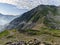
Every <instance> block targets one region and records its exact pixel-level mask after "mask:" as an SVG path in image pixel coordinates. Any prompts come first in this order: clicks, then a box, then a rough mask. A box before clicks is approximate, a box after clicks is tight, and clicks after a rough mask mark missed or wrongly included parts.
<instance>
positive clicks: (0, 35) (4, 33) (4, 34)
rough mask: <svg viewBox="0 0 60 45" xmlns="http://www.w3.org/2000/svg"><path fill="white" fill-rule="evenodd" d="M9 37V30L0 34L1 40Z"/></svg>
mask: <svg viewBox="0 0 60 45" xmlns="http://www.w3.org/2000/svg"><path fill="white" fill-rule="evenodd" d="M7 35H9V31H8V30H5V31H3V32H1V33H0V38H2V37H4V36H7Z"/></svg>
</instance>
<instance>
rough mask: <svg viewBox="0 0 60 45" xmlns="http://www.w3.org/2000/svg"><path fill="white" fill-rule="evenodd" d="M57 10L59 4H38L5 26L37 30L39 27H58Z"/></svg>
mask: <svg viewBox="0 0 60 45" xmlns="http://www.w3.org/2000/svg"><path fill="white" fill-rule="evenodd" d="M59 10H60V7H59V6H54V5H39V6H37V7H36V8H34V9H32V10H30V11H28V12H26V13H24V14H22V15H21V16H20V17H18V18H16V19H14V20H13V21H11V22H10V23H9V25H8V27H7V28H8V29H14V28H16V29H22V30H23V29H37V30H39V29H40V28H41V27H48V28H53V29H60V20H59V19H60V17H59V16H60V14H59V13H58V12H59ZM58 20H59V21H58Z"/></svg>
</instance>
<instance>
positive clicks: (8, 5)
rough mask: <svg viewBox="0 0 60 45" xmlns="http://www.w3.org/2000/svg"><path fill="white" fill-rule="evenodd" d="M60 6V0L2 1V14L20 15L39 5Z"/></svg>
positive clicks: (0, 4)
mask: <svg viewBox="0 0 60 45" xmlns="http://www.w3.org/2000/svg"><path fill="white" fill-rule="evenodd" d="M40 4H44V5H56V6H59V5H60V0H0V13H2V14H7V15H14V16H16V15H20V14H23V13H24V12H26V11H28V10H31V9H32V8H35V7H36V6H37V5H40Z"/></svg>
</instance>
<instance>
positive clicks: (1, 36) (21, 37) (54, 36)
mask: <svg viewBox="0 0 60 45" xmlns="http://www.w3.org/2000/svg"><path fill="white" fill-rule="evenodd" d="M42 30H43V31H42ZM33 39H38V40H39V41H41V42H46V43H49V44H52V45H53V44H55V43H56V44H59V45H60V30H54V29H48V28H41V29H40V30H32V29H28V30H26V31H24V32H23V33H22V32H19V31H18V30H16V29H13V30H5V31H3V32H1V33H0V45H5V44H6V43H7V42H13V43H14V42H18V41H26V42H28V41H29V40H33ZM3 40H4V41H3ZM52 41H53V42H52Z"/></svg>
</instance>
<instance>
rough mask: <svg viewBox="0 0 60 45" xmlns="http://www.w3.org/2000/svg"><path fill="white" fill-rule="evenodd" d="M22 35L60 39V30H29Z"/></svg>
mask: <svg viewBox="0 0 60 45" xmlns="http://www.w3.org/2000/svg"><path fill="white" fill-rule="evenodd" d="M22 33H27V34H28V35H42V34H48V35H52V36H54V37H60V30H56V29H49V28H41V29H40V30H33V29H27V30H26V31H24V32H22Z"/></svg>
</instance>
